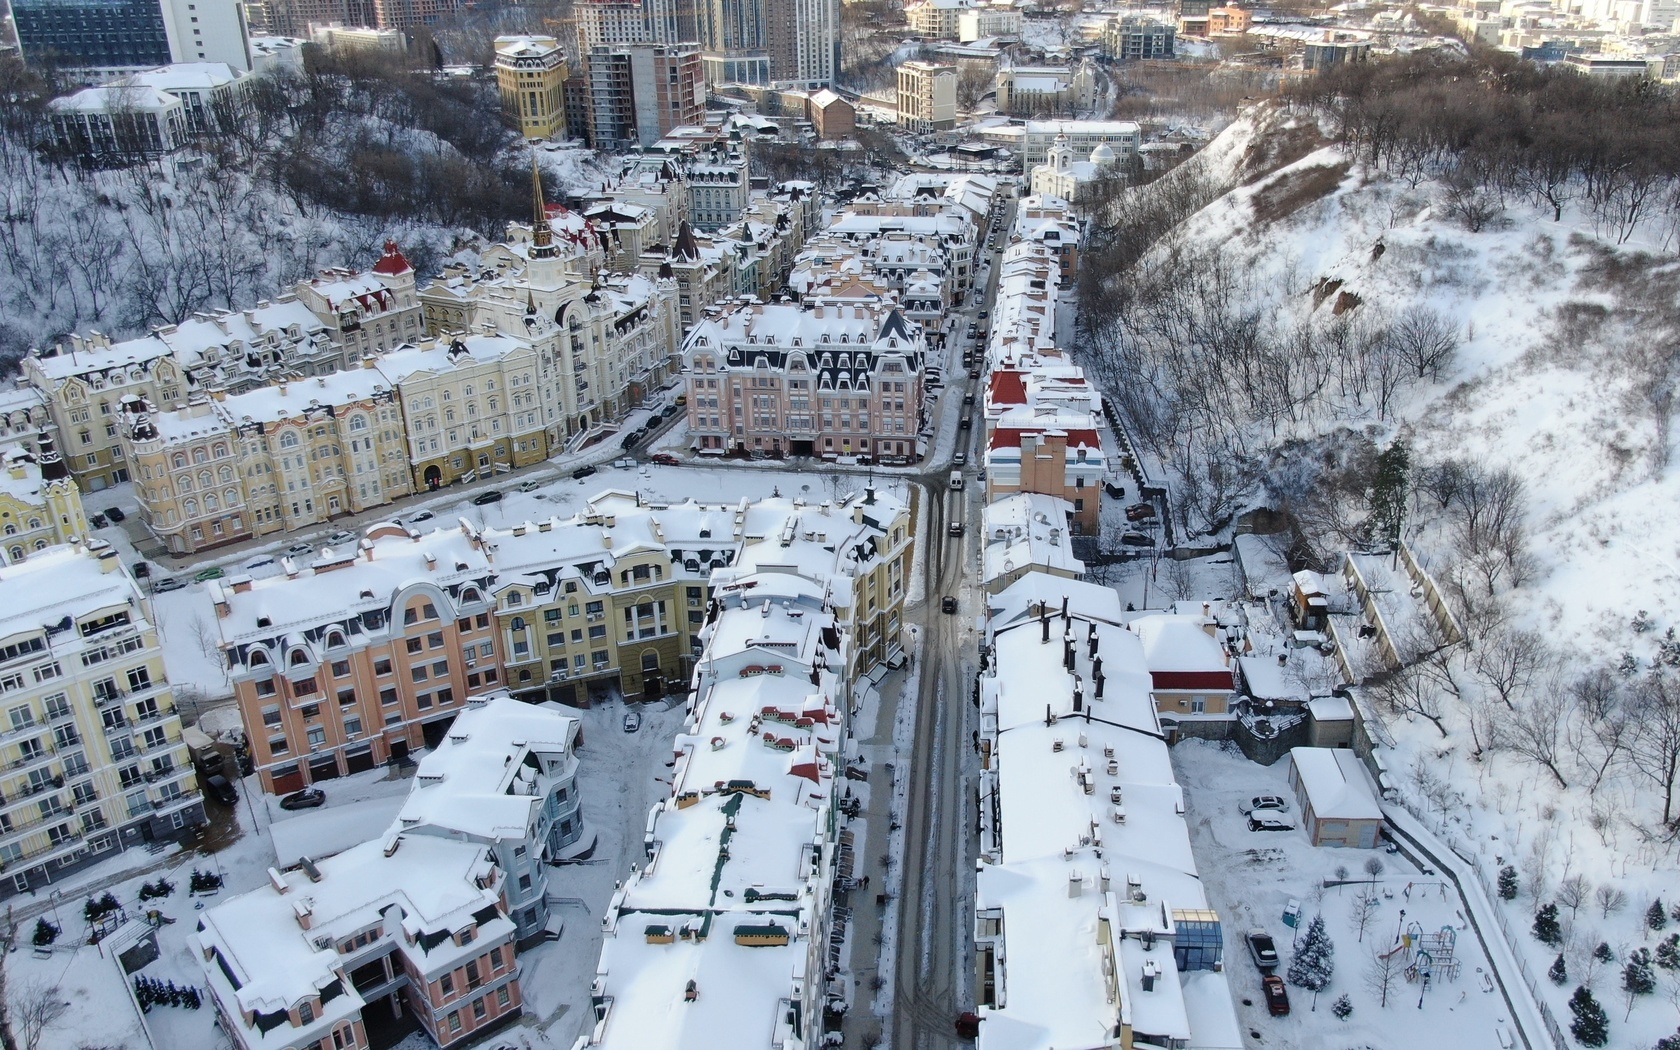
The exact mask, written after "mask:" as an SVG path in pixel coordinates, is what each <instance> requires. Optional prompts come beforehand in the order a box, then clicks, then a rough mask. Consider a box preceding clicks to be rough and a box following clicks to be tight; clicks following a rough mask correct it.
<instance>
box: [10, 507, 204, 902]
mask: <svg viewBox="0 0 1680 1050" xmlns="http://www.w3.org/2000/svg"><path fill="white" fill-rule="evenodd" d="M65 480H67V479H65ZM0 707H3V708H4V712H3V714H0V718H3V719H4V723H3V724H4V726H5V730H6V732H5V735H4V737H3V738H0V768H3V770H4V772H0V867H3V869H4V872H5V876H4V878H3V879H0V895H8V894H12V893H21V892H24V891H27V890H30V889H34V888H36V887H40V886H44V885H47V884H49V883H53V882H57V881H59V880H61V879H62V878H63V876H64V875H65V874H67V873H68V872H69V871H70V870H71V869H74V868H76V867H78V866H80V865H82V864H84V863H88V862H92V861H95V860H99V859H103V858H104V857H106V856H107V855H109V854H110V852H111V851H112V850H117V849H122V848H125V847H127V846H131V845H137V844H139V843H141V842H150V841H154V840H160V839H169V838H176V837H179V836H180V835H182V834H183V833H185V832H186V831H188V830H189V829H190V828H193V827H196V826H197V825H199V824H202V823H203V822H204V806H203V803H202V802H201V801H200V799H199V795H198V784H197V781H196V780H195V779H194V777H193V768H192V763H191V762H190V761H189V760H188V756H187V746H186V744H185V742H183V740H182V739H181V720H180V718H179V717H178V716H177V715H176V713H175V703H174V698H173V694H172V693H171V692H170V688H169V682H168V680H167V679H166V678H165V676H164V669H163V650H162V648H161V646H160V645H159V642H158V633H157V627H156V624H155V622H154V621H153V619H152V614H151V602H150V600H149V599H148V598H147V597H146V596H145V595H144V594H142V593H141V591H140V588H139V587H138V586H136V585H135V582H134V580H133V579H132V578H131V577H130V576H129V575H128V573H127V571H126V570H125V569H124V568H123V565H122V560H121V558H120V557H119V556H118V551H117V550H116V549H115V548H114V547H111V546H109V545H107V544H102V543H95V544H90V545H89V546H87V547H82V546H79V545H70V546H58V547H48V548H46V549H45V550H40V551H36V552H33V553H31V554H30V555H29V556H28V557H27V558H25V559H24V560H22V561H20V562H17V563H15V564H11V565H5V566H0Z"/></svg>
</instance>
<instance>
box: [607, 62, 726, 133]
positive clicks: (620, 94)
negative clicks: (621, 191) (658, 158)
mask: <svg viewBox="0 0 1680 1050" xmlns="http://www.w3.org/2000/svg"><path fill="white" fill-rule="evenodd" d="M589 94H590V103H591V110H592V121H593V128H592V133H593V134H592V141H593V143H594V146H595V148H596V149H602V150H624V149H629V148H631V147H633V146H642V147H644V148H645V147H648V146H652V145H653V144H654V143H656V142H658V141H659V140H660V138H661V137H663V136H664V135H665V133H666V132H668V131H670V130H671V129H672V128H675V127H679V126H681V125H684V124H698V123H700V119H701V115H702V114H703V113H704V111H705V104H706V89H705V87H704V85H703V83H702V79H701V73H700V51H699V49H698V48H695V47H693V46H684V45H668V44H627V45H622V46H618V47H610V46H607V45H599V46H596V47H593V48H591V49H590V51H589Z"/></svg>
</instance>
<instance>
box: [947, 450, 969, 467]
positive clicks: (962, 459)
mask: <svg viewBox="0 0 1680 1050" xmlns="http://www.w3.org/2000/svg"><path fill="white" fill-rule="evenodd" d="M951 462H952V463H955V464H956V465H957V466H959V467H962V466H967V465H968V453H967V452H958V453H957V454H956V455H954V456H952V457H951Z"/></svg>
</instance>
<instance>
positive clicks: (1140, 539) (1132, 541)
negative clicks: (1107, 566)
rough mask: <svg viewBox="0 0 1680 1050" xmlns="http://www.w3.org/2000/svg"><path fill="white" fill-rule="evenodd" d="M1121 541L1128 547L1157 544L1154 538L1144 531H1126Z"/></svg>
mask: <svg viewBox="0 0 1680 1050" xmlns="http://www.w3.org/2000/svg"><path fill="white" fill-rule="evenodd" d="M1120 542H1121V543H1124V544H1125V545H1126V546H1128V547H1153V546H1155V540H1154V538H1153V537H1151V536H1149V535H1147V534H1146V533H1142V532H1128V533H1125V534H1123V535H1122V536H1121V537H1120Z"/></svg>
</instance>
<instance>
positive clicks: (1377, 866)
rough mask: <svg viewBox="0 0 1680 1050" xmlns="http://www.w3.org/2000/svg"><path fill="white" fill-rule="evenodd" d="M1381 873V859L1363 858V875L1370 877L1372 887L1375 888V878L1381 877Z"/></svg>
mask: <svg viewBox="0 0 1680 1050" xmlns="http://www.w3.org/2000/svg"><path fill="white" fill-rule="evenodd" d="M1382 873H1383V862H1382V858H1381V857H1366V858H1365V874H1367V875H1369V876H1371V885H1372V886H1373V887H1375V886H1376V884H1377V876H1378V875H1381V874H1382Z"/></svg>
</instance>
